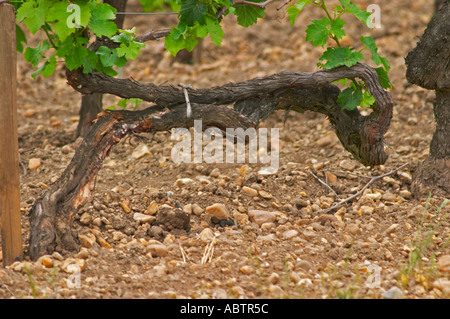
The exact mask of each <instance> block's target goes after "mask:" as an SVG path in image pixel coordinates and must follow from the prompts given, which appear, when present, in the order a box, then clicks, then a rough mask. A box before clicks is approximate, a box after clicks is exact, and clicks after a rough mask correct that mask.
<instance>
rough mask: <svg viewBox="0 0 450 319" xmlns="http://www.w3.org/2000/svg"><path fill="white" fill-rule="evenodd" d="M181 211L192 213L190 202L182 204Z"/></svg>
mask: <svg viewBox="0 0 450 319" xmlns="http://www.w3.org/2000/svg"><path fill="white" fill-rule="evenodd" d="M183 212H185V213H186V214H192V204H186V205H184V206H183Z"/></svg>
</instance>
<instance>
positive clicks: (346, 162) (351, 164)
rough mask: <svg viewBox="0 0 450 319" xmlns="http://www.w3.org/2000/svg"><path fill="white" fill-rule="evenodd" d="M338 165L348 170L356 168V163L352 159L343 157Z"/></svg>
mask: <svg viewBox="0 0 450 319" xmlns="http://www.w3.org/2000/svg"><path fill="white" fill-rule="evenodd" d="M339 167H341V168H343V169H345V170H348V171H353V170H354V169H355V168H356V164H355V162H354V161H352V160H348V159H344V160H342V161H341V162H340V163H339Z"/></svg>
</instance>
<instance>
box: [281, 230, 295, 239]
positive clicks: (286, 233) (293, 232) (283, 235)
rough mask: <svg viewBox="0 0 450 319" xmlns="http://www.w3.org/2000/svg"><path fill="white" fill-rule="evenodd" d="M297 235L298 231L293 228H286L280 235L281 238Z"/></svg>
mask: <svg viewBox="0 0 450 319" xmlns="http://www.w3.org/2000/svg"><path fill="white" fill-rule="evenodd" d="M297 235H298V231H296V230H295V229H290V230H286V231H285V232H283V234H282V235H281V237H282V238H283V239H291V238H294V237H295V236H297Z"/></svg>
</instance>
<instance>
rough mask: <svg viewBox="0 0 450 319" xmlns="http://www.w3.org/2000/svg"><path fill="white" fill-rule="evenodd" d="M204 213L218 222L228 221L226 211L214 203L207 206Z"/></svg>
mask: <svg viewBox="0 0 450 319" xmlns="http://www.w3.org/2000/svg"><path fill="white" fill-rule="evenodd" d="M206 213H208V214H209V215H210V216H211V218H216V219H217V220H219V221H220V220H227V219H228V210H227V208H226V206H225V205H224V204H219V203H216V204H213V205H211V206H208V207H206Z"/></svg>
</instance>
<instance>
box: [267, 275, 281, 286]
mask: <svg viewBox="0 0 450 319" xmlns="http://www.w3.org/2000/svg"><path fill="white" fill-rule="evenodd" d="M267 280H268V281H269V282H270V283H271V284H276V283H278V282H279V281H280V275H278V274H277V273H276V272H273V273H271V274H270V276H269V277H268V278H267Z"/></svg>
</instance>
